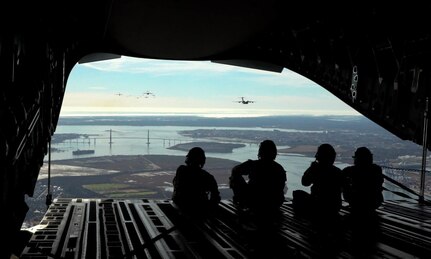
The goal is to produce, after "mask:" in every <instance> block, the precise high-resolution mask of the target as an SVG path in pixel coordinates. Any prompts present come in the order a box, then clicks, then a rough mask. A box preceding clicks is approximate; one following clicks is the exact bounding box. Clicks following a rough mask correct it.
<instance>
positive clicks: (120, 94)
mask: <svg viewBox="0 0 431 259" xmlns="http://www.w3.org/2000/svg"><path fill="white" fill-rule="evenodd" d="M115 95H118V96H122V95H123V94H122V93H116V94H115Z"/></svg>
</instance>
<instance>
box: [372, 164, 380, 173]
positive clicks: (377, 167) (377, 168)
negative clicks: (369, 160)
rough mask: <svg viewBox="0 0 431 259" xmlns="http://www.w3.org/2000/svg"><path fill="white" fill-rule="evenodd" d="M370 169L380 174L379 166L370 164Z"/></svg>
mask: <svg viewBox="0 0 431 259" xmlns="http://www.w3.org/2000/svg"><path fill="white" fill-rule="evenodd" d="M371 169H372V170H373V171H376V172H380V173H381V172H382V167H381V166H379V165H378V164H371Z"/></svg>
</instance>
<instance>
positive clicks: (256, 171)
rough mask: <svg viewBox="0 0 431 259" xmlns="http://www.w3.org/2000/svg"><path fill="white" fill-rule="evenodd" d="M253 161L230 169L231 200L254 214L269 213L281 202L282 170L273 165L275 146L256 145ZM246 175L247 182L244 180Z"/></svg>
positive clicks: (277, 165)
mask: <svg viewBox="0 0 431 259" xmlns="http://www.w3.org/2000/svg"><path fill="white" fill-rule="evenodd" d="M257 156H258V159H257V160H247V161H245V162H243V163H242V164H239V165H237V166H235V167H234V168H232V175H231V177H230V187H231V188H232V190H233V193H234V196H233V200H234V202H235V203H237V204H239V205H240V206H242V207H245V208H249V209H250V210H251V211H253V212H255V213H260V212H264V213H268V214H270V213H273V212H275V211H277V210H278V209H279V208H280V206H281V205H282V204H283V202H284V188H285V186H286V181H287V178H286V171H285V170H284V168H283V166H281V165H280V164H279V163H277V162H275V161H274V160H275V158H276V156H277V147H276V145H275V143H274V142H273V141H272V140H264V141H262V142H261V143H260V145H259V151H258V155H257ZM244 176H248V181H246V180H245V179H244Z"/></svg>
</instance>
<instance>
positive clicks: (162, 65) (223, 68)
mask: <svg viewBox="0 0 431 259" xmlns="http://www.w3.org/2000/svg"><path fill="white" fill-rule="evenodd" d="M81 66H85V67H87V68H91V69H96V70H100V71H106V72H122V73H135V74H136V73H139V74H151V75H153V76H154V75H159V76H160V75H172V74H177V73H189V72H193V73H228V72H242V73H252V74H275V73H274V72H268V71H263V70H257V69H249V68H243V67H237V66H231V65H224V64H219V63H212V62H210V61H177V60H157V59H143V58H132V57H121V58H119V59H112V60H105V61H99V62H92V63H84V64H81ZM277 75H279V74H278V73H277Z"/></svg>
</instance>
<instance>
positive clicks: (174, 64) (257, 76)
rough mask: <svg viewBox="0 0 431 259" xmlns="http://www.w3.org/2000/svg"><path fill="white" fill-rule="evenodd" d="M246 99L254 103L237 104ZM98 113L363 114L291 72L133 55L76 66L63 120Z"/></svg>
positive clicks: (69, 85)
mask: <svg viewBox="0 0 431 259" xmlns="http://www.w3.org/2000/svg"><path fill="white" fill-rule="evenodd" d="M145 92H151V93H153V94H154V96H152V95H145V94H144V93H145ZM119 93H120V94H121V95H118V94H119ZM241 96H243V97H244V98H245V99H246V100H252V101H255V102H254V103H250V104H242V103H238V102H237V101H239V100H240V97H241ZM97 114H98V115H102V114H107V115H108V114H131V115H132V114H133V115H138V114H142V115H145V114H151V115H153V114H154V115H155V114H157V115H159V114H160V115H163V114H165V115H172V114H175V115H176V114H178V115H202V116H211V117H232V116H243V117H245V116H263V115H359V113H358V112H356V111H355V110H353V109H352V108H351V107H349V106H348V105H346V104H345V103H344V102H342V101H341V100H339V99H338V98H337V97H335V96H334V95H332V94H331V93H329V92H328V91H327V90H326V89H324V88H323V87H320V86H319V85H317V84H316V83H314V82H312V81H311V80H308V79H306V78H305V77H303V76H301V75H299V74H296V73H294V72H292V71H290V70H287V69H284V70H283V72H282V73H274V72H267V71H262V70H256V69H248V68H241V67H236V66H230V65H223V64H217V63H212V62H209V61H168V60H153V59H139V58H131V57H122V58H119V59H112V60H107V61H98V62H92V63H84V64H77V65H76V66H75V67H74V68H73V70H72V72H71V74H70V76H69V79H68V82H67V86H66V94H65V97H64V100H63V106H62V109H61V116H67V115H97Z"/></svg>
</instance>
